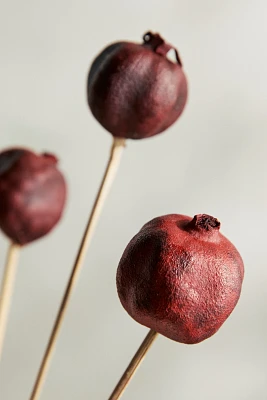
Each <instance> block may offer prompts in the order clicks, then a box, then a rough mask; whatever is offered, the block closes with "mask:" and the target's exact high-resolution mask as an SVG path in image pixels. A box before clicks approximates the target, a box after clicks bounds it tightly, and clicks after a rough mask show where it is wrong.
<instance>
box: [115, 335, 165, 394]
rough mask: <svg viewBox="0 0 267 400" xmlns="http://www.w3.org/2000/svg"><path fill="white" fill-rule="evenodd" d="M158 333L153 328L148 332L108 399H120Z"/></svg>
mask: <svg viewBox="0 0 267 400" xmlns="http://www.w3.org/2000/svg"><path fill="white" fill-rule="evenodd" d="M157 335H158V333H157V332H155V331H152V329H151V330H150V331H149V332H148V334H147V335H146V337H145V339H144V341H143V343H142V344H141V346H140V347H139V349H138V350H137V352H136V353H135V355H134V357H133V359H132V361H131V362H130V364H129V365H128V367H127V368H126V370H125V372H124V374H123V375H122V377H121V379H120V380H119V382H118V384H117V386H116V387H115V389H114V390H113V392H112V394H111V396H110V397H109V398H108V400H118V399H119V398H120V397H121V395H122V394H123V392H124V390H125V389H126V387H127V386H128V384H129V382H130V380H131V379H132V377H133V375H134V373H135V371H136V370H137V367H138V366H139V365H140V363H141V361H142V360H143V358H144V357H145V355H146V353H147V352H148V350H149V348H150V347H151V345H152V344H153V342H154V340H155V339H156V337H157Z"/></svg>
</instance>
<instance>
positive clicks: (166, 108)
mask: <svg viewBox="0 0 267 400" xmlns="http://www.w3.org/2000/svg"><path fill="white" fill-rule="evenodd" d="M143 39H144V42H143V44H136V43H130V42H118V43H113V44H111V45H110V46H108V47H106V48H105V49H104V50H103V51H102V52H101V53H100V54H99V55H98V57H96V59H95V60H94V62H93V64H92V66H91V69H90V72H89V76H88V82H87V95H88V104H89V107H90V109H91V111H92V113H93V115H94V116H95V118H96V119H97V120H98V122H100V124H101V125H103V127H104V128H105V129H107V130H108V131H109V132H110V133H111V134H112V135H113V136H116V137H123V138H129V139H143V138H147V137H150V136H154V135H157V134H158V133H160V132H163V131H164V130H165V129H167V128H168V127H169V126H170V125H172V124H173V123H174V122H175V121H176V120H177V118H178V117H179V116H180V114H181V113H182V111H183V109H184V106H185V103H186V99H187V81H186V77H185V74H184V72H183V69H182V63H181V60H180V58H179V55H178V52H177V50H176V49H175V48H174V47H173V46H171V45H169V44H167V43H165V41H164V40H163V39H162V38H161V37H160V36H159V35H158V34H153V33H151V32H148V33H146V34H145V35H144V38H143ZM171 49H173V50H174V52H175V55H176V62H172V61H171V60H169V59H168V58H167V53H168V52H169V50H171Z"/></svg>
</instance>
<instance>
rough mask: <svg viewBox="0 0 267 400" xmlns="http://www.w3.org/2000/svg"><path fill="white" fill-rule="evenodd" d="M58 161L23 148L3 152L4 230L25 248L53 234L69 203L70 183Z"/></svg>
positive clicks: (0, 205)
mask: <svg viewBox="0 0 267 400" xmlns="http://www.w3.org/2000/svg"><path fill="white" fill-rule="evenodd" d="M56 164H57V158H56V157H55V156H54V155H52V154H48V153H44V154H41V155H37V154H35V153H33V152H32V151H30V150H27V149H23V148H12V149H8V150H5V151H3V152H1V153H0V228H1V230H2V231H3V232H4V233H5V234H6V235H7V236H8V237H9V238H10V239H11V240H12V241H13V242H14V243H17V244H19V245H25V244H28V243H30V242H33V241H34V240H36V239H39V238H41V237H43V236H44V235H46V234H47V233H48V232H50V231H51V230H52V229H53V228H54V227H55V225H56V224H57V223H58V221H59V220H60V218H61V216H62V213H63V209H64V206H65V202H66V192H67V188H66V182H65V179H64V177H63V175H62V173H61V172H60V171H59V170H58V169H57V166H56Z"/></svg>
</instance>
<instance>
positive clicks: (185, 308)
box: [117, 214, 244, 344]
mask: <svg viewBox="0 0 267 400" xmlns="http://www.w3.org/2000/svg"><path fill="white" fill-rule="evenodd" d="M219 228H220V223H219V221H218V220H217V219H216V218H213V217H211V216H209V215H205V214H202V215H196V216H195V217H194V218H193V219H191V218H190V217H187V216H184V215H175V214H174V215H166V216H163V217H159V218H155V219H153V220H152V221H150V222H148V223H147V224H146V225H144V226H143V228H142V229H141V230H140V231H139V232H138V233H137V235H136V236H134V238H133V239H132V240H131V241H130V243H129V244H128V246H127V247H126V249H125V251H124V253H123V256H122V258H121V260H120V263H119V266H118V271H117V289H118V294H119V297H120V300H121V303H122V305H123V307H124V308H125V310H126V311H127V312H128V313H129V314H130V315H131V317H133V318H134V319H135V320H136V321H137V322H139V323H141V324H142V325H145V326H147V327H149V328H151V329H153V330H155V331H157V332H159V333H161V334H162V335H164V336H167V337H168V338H170V339H173V340H176V341H177V342H181V343H187V344H194V343H199V342H201V341H203V340H204V339H207V338H209V337H210V336H212V335H213V334H214V333H215V332H216V331H217V330H218V329H219V328H220V327H221V325H222V324H223V323H224V321H225V320H226V319H227V318H228V317H229V315H230V314H231V312H232V311H233V309H234V307H235V305H236V303H237V301H238V299H239V296H240V291H241V285H242V281H243V276H244V267H243V262H242V258H241V256H240V254H239V253H238V251H237V250H236V248H235V247H234V246H233V244H232V243H231V242H229V240H228V239H226V238H225V237H224V236H223V235H222V234H221V233H220V232H219Z"/></svg>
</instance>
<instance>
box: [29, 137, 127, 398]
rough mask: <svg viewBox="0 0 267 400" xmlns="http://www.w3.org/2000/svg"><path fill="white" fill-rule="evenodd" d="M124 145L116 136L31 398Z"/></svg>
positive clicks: (39, 383)
mask: <svg viewBox="0 0 267 400" xmlns="http://www.w3.org/2000/svg"><path fill="white" fill-rule="evenodd" d="M124 147H125V139H123V138H114V141H113V145H112V148H111V153H110V158H109V161H108V165H107V167H106V171H105V174H104V177H103V180H102V183H101V185H100V188H99V191H98V194H97V196H96V200H95V203H94V205H93V209H92V211H91V215H90V217H89V221H88V224H87V226H86V229H85V232H84V235H83V238H82V242H81V245H80V248H79V251H78V254H77V258H76V260H75V263H74V266H73V269H72V272H71V275H70V278H69V281H68V284H67V288H66V290H65V294H64V296H63V299H62V302H61V305H60V308H59V311H58V314H57V317H56V320H55V323H54V327H53V330H52V333H51V335H50V339H49V342H48V344H47V347H46V351H45V353H44V356H43V360H42V363H41V365H40V368H39V372H38V375H37V378H36V381H35V384H34V387H33V390H32V393H31V397H30V400H37V399H38V398H39V396H40V393H41V390H42V387H43V384H44V381H45V377H46V373H47V371H48V368H49V362H50V360H51V357H52V354H53V350H54V347H55V344H56V340H57V338H58V335H59V332H60V328H61V325H62V322H63V320H64V316H65V314H66V310H67V307H68V304H69V301H70V297H71V294H72V292H73V290H74V288H75V284H76V282H77V279H78V276H79V273H80V271H81V268H82V265H83V262H84V259H85V255H86V252H87V249H88V247H89V244H90V240H91V238H92V235H93V232H94V230H95V227H96V223H97V221H98V218H99V216H100V213H101V210H102V207H103V205H104V202H105V199H106V197H107V195H108V192H109V189H110V187H111V184H112V182H113V180H114V178H115V175H116V171H117V168H118V166H119V162H120V158H121V154H122V151H123V148H124Z"/></svg>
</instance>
